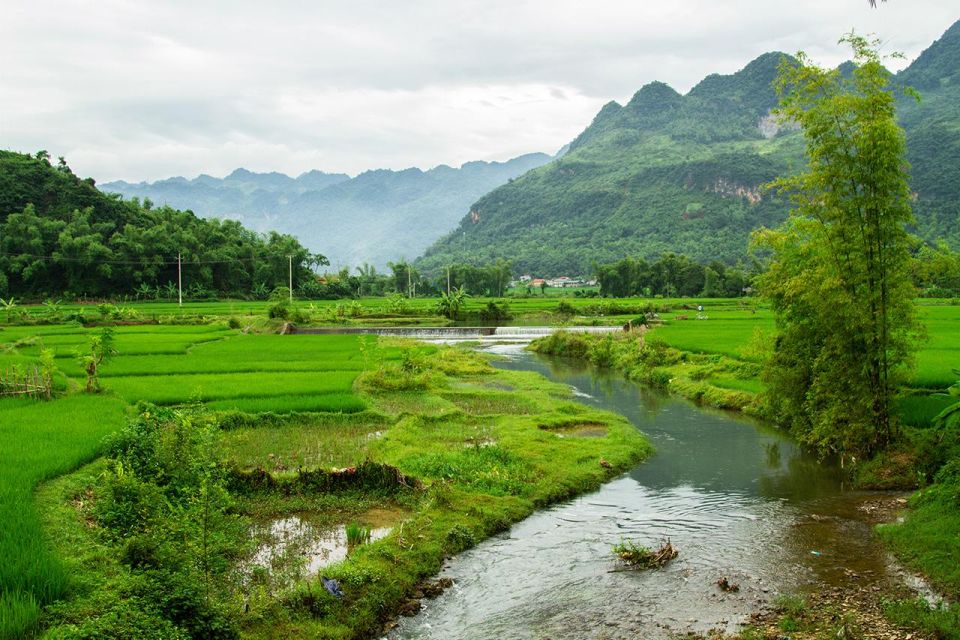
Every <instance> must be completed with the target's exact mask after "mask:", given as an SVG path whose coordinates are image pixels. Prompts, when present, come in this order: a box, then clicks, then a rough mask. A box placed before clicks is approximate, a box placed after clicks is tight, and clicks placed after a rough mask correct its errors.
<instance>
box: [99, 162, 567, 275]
mask: <svg viewBox="0 0 960 640" xmlns="http://www.w3.org/2000/svg"><path fill="white" fill-rule="evenodd" d="M550 159H551V158H550V156H548V155H546V154H542V153H532V154H528V155H523V156H520V157H518V158H514V159H512V160H508V161H506V162H467V163H466V164H464V165H463V166H461V167H460V168H459V169H454V168H452V167H449V166H446V165H440V166H438V167H434V168H433V169H430V170H428V171H422V170H420V169H416V168H413V169H405V170H403V171H391V170H386V169H378V170H374V171H366V172H364V173H361V174H360V175H358V176H356V177H354V178H351V177H350V176H347V175H345V174H342V173H336V174H330V173H323V172H321V171H310V172H307V173H304V174H302V175H300V176H298V177H296V178H291V177H290V176H287V175H284V174H282V173H254V172H252V171H248V170H246V169H237V170H236V171H234V172H233V173H231V174H230V175H228V176H226V177H225V178H213V177H211V176H207V175H201V176H199V177H197V178H194V179H192V180H188V179H186V178H182V177H176V178H169V179H166V180H160V181H157V182H153V183H147V182H141V183H137V184H131V183H128V182H122V181H120V182H110V183H106V184H104V185H102V186H101V189H102V190H104V191H107V192H114V193H119V194H121V195H123V196H126V197H133V196H136V197H139V198H149V199H150V200H152V201H154V202H157V203H165V204H169V205H170V206H173V207H177V208H184V209H190V210H192V211H194V212H195V213H196V214H197V215H200V216H203V217H216V218H231V219H236V220H239V221H241V222H242V223H243V224H244V225H246V226H248V227H250V228H253V229H256V230H258V231H268V230H276V231H280V232H283V233H290V234H293V235H295V236H297V237H298V238H299V239H300V241H301V242H303V243H304V244H305V245H306V246H308V247H309V248H310V249H311V250H313V251H317V252H320V253H323V254H324V255H326V256H327V257H328V258H329V259H330V262H331V264H333V265H334V266H357V265H359V264H361V263H363V262H370V263H372V264H374V265H376V266H379V267H382V266H383V265H385V264H386V263H387V262H388V261H391V260H399V259H401V258H410V259H412V258H415V257H416V256H418V255H419V254H420V253H422V252H423V250H424V249H426V248H427V247H428V246H430V244H431V243H433V242H434V241H435V240H437V239H438V238H440V237H441V236H442V235H443V234H445V233H447V232H449V231H450V229H452V228H453V227H454V226H455V225H456V224H457V222H458V221H459V219H460V217H461V216H462V215H463V211H465V210H466V209H467V208H468V207H469V206H470V203H472V202H473V201H475V200H476V199H477V198H479V197H480V196H482V195H483V194H484V193H487V192H489V191H490V190H491V189H494V188H496V187H497V186H499V185H501V184H504V183H506V182H508V181H509V180H511V179H513V178H516V177H517V176H519V175H522V174H523V173H525V172H527V171H528V170H530V169H533V168H535V167H538V166H540V165H543V164H545V163H546V162H549V161H550Z"/></svg>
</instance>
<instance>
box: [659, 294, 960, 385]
mask: <svg viewBox="0 0 960 640" xmlns="http://www.w3.org/2000/svg"><path fill="white" fill-rule="evenodd" d="M662 315H663V318H664V320H665V324H664V325H663V326H659V327H657V328H656V329H655V330H654V331H653V332H652V333H651V334H650V336H651V337H652V338H654V339H657V340H662V341H663V342H665V343H666V344H668V345H670V346H672V347H675V348H677V349H681V350H683V351H690V352H693V353H716V354H721V355H724V356H728V357H731V358H736V359H740V360H747V361H756V360H757V358H758V355H757V351H756V347H755V343H756V342H757V340H758V338H762V337H763V336H770V335H772V334H773V331H774V319H773V313H772V312H771V311H770V310H769V309H765V308H756V307H751V308H745V309H731V308H730V307H729V306H718V307H711V305H710V304H705V305H704V311H703V313H702V316H703V318H704V319H700V320H698V319H697V313H696V312H689V311H675V312H671V313H665V314H662ZM919 318H920V321H921V323H922V324H923V325H924V327H925V328H926V331H927V338H926V340H925V341H924V342H923V343H922V344H921V345H920V348H919V349H918V351H917V354H916V367H915V370H914V372H913V376H912V378H911V380H910V387H911V388H913V389H917V390H925V391H937V390H942V389H946V388H947V387H949V386H950V385H951V384H953V383H954V382H956V381H957V375H956V374H955V373H954V372H953V370H954V369H958V368H960V306H957V305H949V304H944V303H943V302H942V301H933V302H926V301H921V302H920V306H919Z"/></svg>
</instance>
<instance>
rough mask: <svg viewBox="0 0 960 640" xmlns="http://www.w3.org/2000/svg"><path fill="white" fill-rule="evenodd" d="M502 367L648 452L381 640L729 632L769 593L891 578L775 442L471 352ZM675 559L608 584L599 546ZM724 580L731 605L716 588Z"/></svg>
mask: <svg viewBox="0 0 960 640" xmlns="http://www.w3.org/2000/svg"><path fill="white" fill-rule="evenodd" d="M485 348H486V349H487V350H489V351H492V352H496V353H498V354H499V355H501V356H502V359H501V360H500V361H499V362H498V363H497V366H501V367H503V368H507V369H522V370H533V371H537V372H539V373H541V374H543V375H544V376H546V377H547V378H549V379H551V380H554V381H557V382H562V383H565V384H568V385H570V386H571V387H572V388H573V390H574V393H575V395H576V396H577V397H578V399H579V400H580V401H582V402H585V403H588V404H591V405H594V406H596V407H600V408H603V409H608V410H611V411H615V412H617V413H620V414H622V415H624V416H626V417H627V418H628V419H629V420H630V421H631V422H632V423H633V424H634V425H636V427H637V428H638V429H640V430H641V431H643V432H644V433H645V434H647V436H648V437H649V438H650V440H651V441H652V442H653V444H654V446H655V447H656V449H657V453H656V455H655V456H654V457H652V458H651V459H649V460H647V461H646V462H644V463H643V464H640V465H638V466H637V467H636V468H634V469H632V470H630V471H629V472H628V473H625V474H624V475H622V476H620V477H619V478H616V479H614V480H613V481H611V482H609V483H607V484H606V485H604V486H603V487H602V488H601V489H600V490H599V491H596V492H594V493H591V494H588V495H584V496H582V497H580V498H578V499H575V500H571V501H569V502H565V503H562V504H558V505H556V506H553V507H552V508H548V509H545V510H543V511H539V512H537V513H535V514H534V515H532V516H531V517H529V518H527V519H526V520H524V521H522V522H520V523H517V524H516V525H514V526H513V527H512V528H511V529H510V530H509V531H508V532H506V533H504V534H501V535H499V536H496V537H494V538H492V539H490V540H487V541H486V542H484V543H482V544H480V545H478V546H477V547H475V548H474V549H471V550H469V551H467V552H465V553H463V554H461V555H459V556H457V557H456V558H453V559H451V560H450V561H449V562H448V563H447V565H446V566H445V568H444V570H443V572H442V575H443V576H446V577H450V578H452V579H453V580H454V583H455V586H454V587H452V588H451V589H449V590H448V591H447V592H446V593H444V594H443V595H442V596H441V597H439V598H437V599H436V600H432V601H424V608H423V610H422V611H421V613H420V614H418V615H417V616H415V617H412V618H405V619H403V620H402V621H401V623H400V625H399V626H398V627H397V628H396V629H395V630H394V631H393V632H392V633H391V635H390V637H391V638H394V639H395V640H426V639H437V640H440V639H444V640H456V639H463V640H472V639H478V640H479V639H489V638H517V639H525V638H530V639H552V640H560V639H574V638H576V639H586V638H594V639H601V638H603V639H616V638H631V639H636V638H645V639H646V638H650V639H657V638H671V637H675V636H676V634H678V633H685V632H688V631H692V632H700V633H704V632H707V631H709V630H711V629H722V630H726V631H734V630H735V629H736V628H737V626H738V625H739V624H741V623H743V622H745V621H746V620H747V619H748V618H749V616H750V614H751V613H752V612H755V611H757V610H758V609H759V608H761V607H762V606H763V605H764V604H765V603H768V602H770V601H771V600H772V599H774V598H775V597H776V595H777V594H779V593H783V592H788V591H794V590H797V589H803V588H811V587H815V586H817V585H830V586H844V585H850V586H851V587H853V586H855V585H856V586H860V587H864V586H869V585H871V584H876V583H877V582H879V581H883V580H902V579H903V576H902V575H901V573H900V571H899V569H897V567H896V566H895V564H894V563H893V561H892V559H891V558H890V557H889V556H888V555H887V554H886V553H885V552H884V551H883V550H882V549H881V548H880V546H879V545H878V544H877V543H876V542H875V541H874V540H873V538H872V535H871V525H870V523H869V522H868V518H867V517H865V516H864V513H863V507H864V505H865V504H866V503H868V502H869V501H870V500H875V499H876V498H877V494H866V493H862V492H852V491H846V490H845V488H844V486H843V484H842V482H841V480H840V477H839V475H838V474H837V473H836V471H835V470H834V469H831V468H829V467H827V466H823V465H820V464H818V463H817V462H816V460H814V459H812V458H810V457H809V456H808V455H806V454H804V453H803V452H802V451H801V450H800V449H799V448H798V447H797V446H795V445H794V444H793V443H792V442H791V441H790V440H789V439H787V438H785V437H783V435H782V434H780V433H778V432H776V431H774V430H772V429H770V428H768V427H764V426H763V425H760V424H757V423H755V422H752V421H749V420H746V419H743V418H740V417H737V416H734V415H732V414H729V413H722V412H717V411H709V410H704V409H701V408H698V407H695V406H694V405H692V404H691V403H689V402H687V401H685V400H681V399H678V398H672V397H666V396H663V395H660V394H658V393H655V392H652V391H650V390H646V389H644V388H642V387H640V386H638V385H636V384H633V383H630V382H627V381H625V380H623V379H621V378H620V377H619V376H617V375H616V374H609V375H605V374H601V373H598V372H596V371H592V370H590V369H588V368H585V367H581V366H578V365H575V364H571V363H569V362H567V361H561V360H558V359H547V358H543V357H539V356H536V355H534V354H530V353H527V352H525V351H523V347H522V346H518V345H492V346H487V347H485ZM666 538H669V539H670V540H671V541H672V543H673V545H674V546H675V547H677V548H678V549H679V550H680V555H679V557H678V558H677V559H676V560H674V561H673V562H672V563H670V564H669V565H667V566H666V567H665V568H662V569H657V570H648V571H620V570H617V564H616V563H615V562H614V556H613V555H612V553H611V547H612V545H614V544H616V543H617V542H619V541H621V540H632V541H635V542H638V543H640V544H644V545H646V546H648V547H649V546H656V545H657V544H658V543H659V542H660V541H661V540H663V539H666ZM721 577H726V578H727V579H728V580H729V581H730V582H733V583H738V584H739V587H740V590H739V591H738V592H736V593H729V592H724V591H721V590H720V589H719V588H718V586H717V584H716V582H717V580H718V579H719V578H721Z"/></svg>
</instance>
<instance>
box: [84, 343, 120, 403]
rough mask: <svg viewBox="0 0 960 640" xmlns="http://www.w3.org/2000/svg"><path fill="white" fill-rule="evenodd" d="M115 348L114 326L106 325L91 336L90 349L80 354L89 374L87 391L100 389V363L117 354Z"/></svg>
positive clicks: (85, 369) (92, 391)
mask: <svg viewBox="0 0 960 640" xmlns="http://www.w3.org/2000/svg"><path fill="white" fill-rule="evenodd" d="M116 353H117V350H116V349H114V348H113V328H112V327H104V328H102V329H101V330H100V333H98V334H96V335H94V336H92V337H91V338H90V350H89V351H88V352H87V353H84V354H80V355H79V356H78V358H79V360H80V364H82V365H83V370H84V371H85V372H86V374H87V393H95V392H97V391H99V390H100V365H101V364H103V363H104V362H106V361H107V360H108V359H110V358H111V357H112V356H114V355H116Z"/></svg>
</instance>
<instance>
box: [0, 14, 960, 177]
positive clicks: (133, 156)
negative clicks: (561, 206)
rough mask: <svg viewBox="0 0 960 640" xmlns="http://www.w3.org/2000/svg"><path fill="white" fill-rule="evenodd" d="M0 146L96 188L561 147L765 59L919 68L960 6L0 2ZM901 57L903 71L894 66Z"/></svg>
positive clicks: (354, 168) (451, 161)
mask: <svg viewBox="0 0 960 640" xmlns="http://www.w3.org/2000/svg"><path fill="white" fill-rule="evenodd" d="M2 13H3V17H2V19H0V148H4V149H13V150H17V151H25V152H35V151H37V150H39V149H46V150H47V151H49V152H50V154H51V155H52V156H53V157H54V158H56V157H57V156H65V157H66V159H67V161H68V162H69V163H70V165H71V167H72V168H73V170H74V172H75V173H77V174H79V175H81V176H84V177H86V176H92V177H94V178H95V179H96V180H97V181H98V182H104V181H109V180H115V179H124V180H128V181H133V182H135V181H140V180H155V179H160V178H165V177H169V176H173V175H183V176H187V177H193V176H196V175H198V174H200V173H207V174H211V175H214V176H223V175H226V174H227V173H229V172H230V171H232V170H233V169H234V168H236V167H240V166H242V167H245V168H247V169H250V170H254V171H280V172H283V173H287V174H289V175H294V176H295V175H298V174H300V173H302V172H304V171H308V170H311V169H319V170H322V171H328V172H344V173H349V174H351V175H355V174H357V173H359V172H361V171H364V170H367V169H375V168H389V169H403V168H407V167H411V166H418V167H421V168H424V169H426V168H429V167H433V166H436V165H438V164H448V165H451V166H459V165H460V164H462V163H463V162H467V161H471V160H506V159H509V158H511V157H515V156H517V155H520V154H523V153H530V152H536V151H542V152H546V153H551V154H552V153H555V152H556V151H557V150H558V149H559V148H560V147H562V146H563V145H564V144H566V143H567V142H569V141H570V140H572V139H573V138H574V137H576V135H577V134H578V133H580V132H581V131H582V130H583V129H584V128H585V127H586V126H587V125H588V124H589V123H590V121H591V120H592V118H593V116H594V115H595V114H596V112H597V111H598V110H599V109H600V107H601V106H602V105H603V104H604V103H606V102H608V101H610V100H617V101H618V102H620V103H621V104H622V103H624V102H626V101H627V100H629V98H630V96H631V95H632V94H633V93H634V92H635V91H636V90H637V89H639V88H640V87H641V86H643V85H644V84H646V83H647V82H650V81H653V80H661V81H663V82H666V83H668V84H670V85H671V86H673V87H674V88H675V89H677V90H678V91H680V92H682V93H685V92H687V91H688V90H689V89H690V88H691V87H692V86H694V85H695V84H696V83H697V82H698V81H699V80H700V79H702V78H703V77H704V76H706V75H708V74H710V73H724V74H726V73H733V72H735V71H737V70H738V69H740V68H742V67H743V66H745V65H746V64H747V63H748V62H749V61H750V60H752V59H754V58H755V57H757V56H758V55H760V54H762V53H764V52H767V51H785V52H789V53H794V52H796V51H798V50H803V51H806V52H807V53H808V54H810V55H811V56H812V57H813V58H814V60H816V61H817V62H819V63H820V64H823V65H836V64H839V63H840V62H842V61H843V60H845V59H846V55H845V53H846V52H845V50H844V49H843V48H842V47H840V46H838V45H837V44H836V43H837V40H838V39H839V37H840V35H842V34H843V33H845V32H847V31H849V30H850V29H856V30H857V31H858V32H859V33H874V34H876V35H877V37H879V38H880V39H881V40H882V41H883V48H884V51H888V52H894V51H900V52H903V53H904V54H906V56H907V58H908V60H910V59H913V58H915V57H916V56H917V55H918V54H919V53H920V52H921V51H922V50H923V49H925V48H926V47H927V46H929V45H930V44H931V43H932V42H933V41H934V40H935V39H937V38H938V37H940V35H941V34H942V33H943V32H944V31H945V30H946V29H947V28H948V27H949V26H950V25H951V24H952V23H953V22H954V21H956V20H957V19H960V7H958V6H957V3H956V2H954V1H950V0H889V1H888V2H885V3H881V4H879V5H878V7H877V8H876V9H871V8H870V7H869V4H868V2H867V0H795V1H794V2H784V1H781V0H659V1H657V2H651V1H650V0H617V1H614V0H590V1H589V2H587V1H585V0H506V1H502V0H479V1H474V0H403V2H396V1H389V0H382V1H367V0H350V1H343V2H341V1H334V0H315V1H314V2H293V1H284V0H271V2H262V1H257V2H245V1H236V0H235V1H232V2H212V1H204V0H188V1H180V0H164V1H161V2H158V1H157V0H150V1H149V2H144V1H139V0H123V1H121V0H97V2H89V1H86V0H84V1H80V0H76V1H63V0H44V1H42V2H37V1H36V0H25V1H21V0H4V2H3V11H2ZM903 64H905V63H899V64H896V63H892V64H890V66H891V67H892V68H895V69H896V68H899V67H900V66H903Z"/></svg>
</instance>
